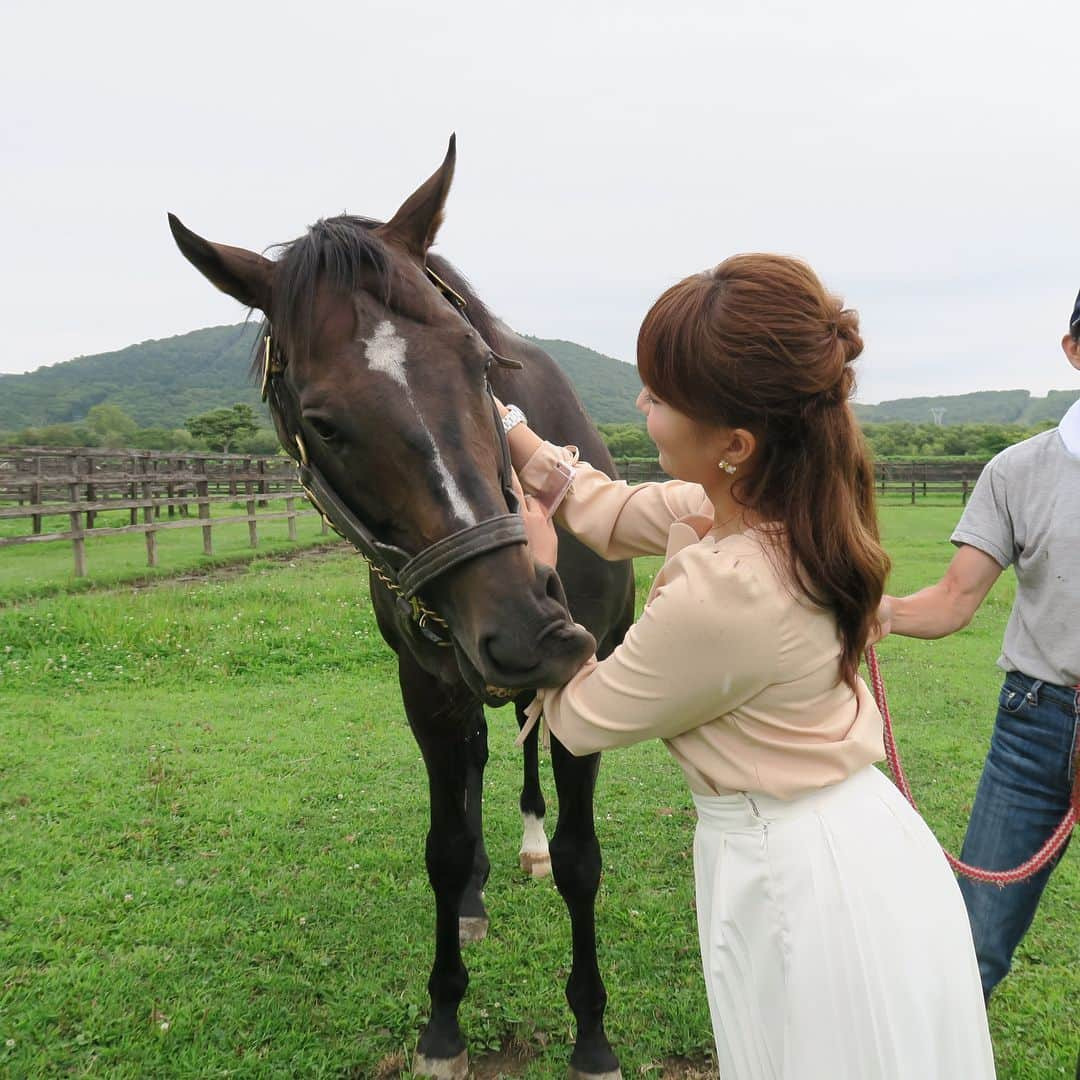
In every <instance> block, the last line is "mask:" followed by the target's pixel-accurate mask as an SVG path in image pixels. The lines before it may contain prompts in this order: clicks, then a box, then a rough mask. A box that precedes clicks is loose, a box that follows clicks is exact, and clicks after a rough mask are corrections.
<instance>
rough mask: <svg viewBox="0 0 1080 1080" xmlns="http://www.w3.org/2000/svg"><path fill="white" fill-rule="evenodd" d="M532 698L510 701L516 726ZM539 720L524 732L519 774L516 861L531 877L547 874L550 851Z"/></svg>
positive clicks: (549, 869)
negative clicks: (541, 773) (521, 772)
mask: <svg viewBox="0 0 1080 1080" xmlns="http://www.w3.org/2000/svg"><path fill="white" fill-rule="evenodd" d="M531 700H532V696H531V695H530V696H529V698H528V700H526V701H524V702H522V701H521V700H520V698H519V700H518V701H516V702H515V703H514V711H515V712H516V713H517V721H518V728H519V729H520V728H522V727H523V726H524V724H525V708H526V706H527V705H528V704H529V702H530V701H531ZM539 735H540V726H539V724H537V725H534V727H533V729H532V730H531V731H530V732H529V734H528V735H526V736H525V742H524V744H523V746H522V755H521V756H522V767H523V776H522V782H521V801H520V804H519V805H520V807H521V850H520V851H519V852H518V862H519V863H520V865H521V869H522V870H524V871H525V873H527V874H529V875H530V876H531V877H534V878H543V877H547V876H548V874H550V873H551V854H550V852H549V850H548V838H547V833H546V832H545V831H544V815H545V813H546V812H547V805H546V804H545V802H544V793H543V791H541V790H540V752H539V746H538V743H539V738H538V737H539Z"/></svg>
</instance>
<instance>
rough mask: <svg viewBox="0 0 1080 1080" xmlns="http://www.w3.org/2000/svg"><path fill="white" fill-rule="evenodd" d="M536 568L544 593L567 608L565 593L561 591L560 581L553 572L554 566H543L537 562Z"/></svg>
mask: <svg viewBox="0 0 1080 1080" xmlns="http://www.w3.org/2000/svg"><path fill="white" fill-rule="evenodd" d="M536 570H537V573H536V576H537V577H538V578H540V579H541V583H542V584H543V586H544V595H545V596H546V597H547V598H548V599H549V600H554V601H555V602H556V603H557V604H558V605H559V606H560V607H562V608H566V609H567V610H569V607H568V605H567V603H566V593H565V592H564V591H563V584H562V581H561V579H560V578H559V575H558V574H557V573H556V572H555V569H554V567H551V566H544V565H543V564H541V563H538V564H537V567H536Z"/></svg>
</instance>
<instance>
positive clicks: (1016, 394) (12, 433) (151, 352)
mask: <svg viewBox="0 0 1080 1080" xmlns="http://www.w3.org/2000/svg"><path fill="white" fill-rule="evenodd" d="M257 332H258V323H257V322H249V323H240V324H237V325H233V326H214V327H208V328H207V329H205V330H195V331H193V332H191V333H188V334H181V335H179V336H177V337H172V338H164V339H161V340H157V341H144V342H142V343H141V344H138V345H131V346H129V347H128V348H126V349H121V350H119V351H118V352H112V353H101V354H99V355H96V356H82V357H78V358H76V359H74V360H69V361H67V362H66V363H61V364H55V365H53V366H52V367H45V368H39V369H38V370H37V371H34V372H30V373H28V374H25V375H0V444H7V445H23V446H29V445H51V446H57V445H59V446H78V445H107V446H120V445H125V446H133V447H143V448H146V449H161V450H167V449H186V448H188V447H192V448H197V447H199V446H200V445H203V444H205V438H204V437H201V436H200V434H199V433H200V432H201V431H206V430H209V428H208V427H207V424H206V423H205V418H206V417H207V416H208V415H209V414H219V413H221V412H222V411H223V410H230V409H233V408H234V407H238V406H239V407H243V406H250V408H251V409H252V410H253V423H254V426H255V430H244V431H241V432H239V433H236V434H235V442H234V444H233V445H234V446H235V449H237V450H243V451H245V452H251V453H267V452H270V451H271V450H272V449H273V448H274V446H275V445H276V443H275V438H274V436H273V433H272V431H271V430H270V426H269V420H268V417H267V414H266V410H265V408H264V407H263V405H262V404H261V403H260V401H259V394H258V390H257V388H256V386H255V384H254V383H253V382H252V381H251V380H250V379H249V378H248V374H247V373H248V367H249V363H250V357H251V349H252V345H253V343H254V341H255V336H256V334H257ZM530 340H531V341H533V342H535V343H536V344H537V345H539V346H540V347H541V348H543V349H545V350H546V351H547V352H548V353H550V354H551V356H552V357H554V359H555V360H556V361H557V362H558V363H559V365H560V366H561V367H562V368H563V370H564V371H565V372H566V374H567V375H568V376H569V378H570V380H571V381H572V382H573V383H574V385H575V386H576V387H577V391H578V394H579V395H580V397H581V399H582V401H583V402H584V403H585V407H586V409H588V411H589V414H590V415H591V416H592V417H593V419H594V420H595V421H596V422H597V424H598V425H599V426H600V429H601V432H602V433H603V435H604V437H605V439H606V440H607V442H608V445H609V447H610V448H611V450H612V452H613V453H614V454H615V455H616V456H618V457H654V456H655V454H656V448H655V447H654V446H653V444H652V442H651V440H650V439H649V437H648V435H647V434H646V432H645V428H644V422H643V420H642V418H641V415H640V414H639V413H638V412H637V410H636V408H635V407H634V401H635V399H636V397H637V394H638V390H639V389H640V386H641V384H640V382H639V380H638V375H637V370H636V369H635V368H634V367H633V366H632V365H630V364H625V363H622V362H621V361H619V360H616V359H614V358H612V357H610V356H605V355H603V354H602V353H598V352H596V351H594V350H593V349H588V348H586V347H584V346H583V345H578V344H576V343H574V342H572V341H562V340H558V339H549V338H531V339H530ZM1077 398H1080V390H1053V391H1051V392H1050V393H1049V394H1048V395H1047V396H1046V397H1045V398H1038V397H1032V396H1031V394H1030V393H1029V392H1028V391H1026V390H986V391H980V392H977V393H971V394H959V395H954V396H950V397H920V398H903V399H899V400H896V401H886V402H882V403H881V404H879V405H863V404H859V403H856V404H855V405H854V410H855V414H856V416H857V417H858V418H859V420H860V422H861V423H862V426H863V429H864V431H865V433H866V435H867V438H868V440H869V442H870V444H871V446H872V448H873V450H874V452H875V454H876V455H877V456H879V457H936V456H969V457H979V458H982V459H985V458H988V457H990V456H992V455H993V454H995V453H997V452H998V450H1001V449H1002V448H1004V447H1005V446H1008V445H1010V444H1011V443H1014V442H1017V441H1018V440H1020V439H1023V438H1027V437H1028V436H1030V435H1032V434H1034V433H1035V432H1037V431H1039V430H1042V429H1044V428H1046V427H1048V426H1052V425H1054V424H1056V423H1057V422H1058V421H1059V420H1060V419H1061V417H1062V416H1063V415H1064V413H1065V411H1066V409H1068V407H1069V406H1070V405H1071V404H1072V403H1073V402H1074V401H1076V400H1077ZM241 413H243V409H242V408H241ZM243 415H247V414H243ZM200 418H202V419H203V421H204V422H203V423H202V424H201V425H200V423H195V424H194V426H192V421H197V420H199V419H200ZM218 419H219V422H220V417H219V418H218ZM210 426H211V427H212V426H213V425H212V424H211V425H210ZM193 431H194V432H195V434H194V435H193V434H192V432H193Z"/></svg>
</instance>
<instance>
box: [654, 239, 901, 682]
mask: <svg viewBox="0 0 1080 1080" xmlns="http://www.w3.org/2000/svg"><path fill="white" fill-rule="evenodd" d="M862 348H863V343H862V338H861V337H860V336H859V317H858V315H857V314H856V313H855V312H854V311H852V310H851V309H850V308H845V307H844V306H843V303H842V301H841V300H840V299H839V298H838V297H835V296H833V295H832V294H830V293H828V292H826V290H825V288H824V287H823V286H822V284H821V282H820V281H819V280H818V277H817V275H816V274H815V273H814V272H813V270H811V269H810V267H809V266H807V265H806V264H805V263H803V262H800V261H799V260H798V259H791V258H786V257H783V256H779V255H735V256H732V257H731V258H730V259H726V260H725V261H724V262H722V263H721V264H720V265H719V266H717V267H716V268H715V269H714V270H710V271H707V272H705V273H702V274H694V275H693V276H692V277H688V278H686V279H685V280H683V281H680V282H679V283H678V284H677V285H673V286H672V287H671V288H670V289H668V290H667V292H665V293H664V294H663V295H662V296H661V297H660V299H659V300H657V301H656V303H655V304H654V305H653V306H652V309H651V310H650V311H649V313H648V314H647V315H646V316H645V321H644V322H643V323H642V326H641V331H640V332H639V334H638V372H639V373H640V375H641V380H642V382H643V383H644V384H645V385H646V386H647V387H648V388H649V389H650V390H652V391H654V392H655V393H656V394H657V396H658V397H659V398H660V399H661V400H663V401H665V402H667V403H668V404H669V405H671V406H673V407H674V408H676V409H678V410H679V411H680V412H682V413H685V414H686V415H687V416H690V417H692V418H693V419H695V420H698V421H701V422H703V423H706V424H713V425H716V426H718V427H742V428H746V429H747V430H749V431H751V432H752V433H753V434H754V435H755V437H756V440H757V446H758V451H757V453H756V460H755V462H754V467H753V468H752V469H751V471H750V473H749V474H748V475H747V476H745V477H742V478H740V479H739V480H738V481H736V483H735V485H734V487H733V489H732V493H733V495H734V497H735V499H736V500H737V501H738V502H739V503H741V504H742V505H743V506H745V507H747V508H750V509H752V510H753V511H754V513H755V514H757V515H758V516H759V517H760V518H761V519H762V520H765V521H771V522H780V523H782V525H783V526H784V531H783V533H782V534H780V535H782V536H783V537H784V540H785V542H784V543H783V544H782V546H781V549H780V550H782V551H783V558H784V561H785V562H786V564H787V566H786V569H787V571H788V573H789V574H790V577H791V580H792V581H794V582H795V584H796V585H797V586H798V588H800V589H801V590H802V591H803V592H804V593H805V594H806V595H807V596H809V597H810V599H811V600H813V601H814V602H815V603H818V604H820V605H821V606H823V607H825V608H827V609H829V610H830V611H832V612H833V613H834V615H835V616H836V621H837V624H838V627H839V630H840V638H841V644H842V651H841V656H840V676H841V678H842V679H843V680H844V681H845V682H846V683H847V684H848V685H849V686H852V687H854V685H855V678H856V674H857V671H858V666H859V657H860V655H861V653H862V651H863V649H864V648H865V647H866V643H867V641H868V640H869V637H870V633H871V630H872V629H873V627H874V626H875V624H876V619H877V608H878V604H879V603H880V601H881V595H882V591H883V590H884V586H885V578H886V576H887V574H888V572H889V558H888V556H887V555H886V554H885V552H884V550H883V549H882V547H881V543H880V538H879V534H878V525H877V514H876V511H875V500H874V472H873V466H872V464H871V461H870V456H869V453H868V452H867V449H866V444H865V442H864V441H863V437H862V433H861V432H860V430H859V427H858V424H857V423H856V421H855V417H854V415H853V414H852V412H851V408H850V406H849V405H848V397H849V395H850V394H851V391H852V390H853V389H854V385H855V376H854V372H853V370H852V367H851V365H852V362H853V361H854V360H855V359H856V357H858V355H859V354H860V353H861V352H862ZM765 535H769V534H768V533H766V534H765Z"/></svg>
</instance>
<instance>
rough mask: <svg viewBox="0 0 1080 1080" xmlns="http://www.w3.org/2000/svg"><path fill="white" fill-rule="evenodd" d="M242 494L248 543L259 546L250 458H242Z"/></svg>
mask: <svg viewBox="0 0 1080 1080" xmlns="http://www.w3.org/2000/svg"><path fill="white" fill-rule="evenodd" d="M244 476H245V477H246V479H245V480H244V494H245V495H247V502H246V504H245V505H246V506H247V519H248V543H249V544H250V545H251V546H252V547H253V548H254V547H258V546H259V527H258V525H257V524H256V523H255V499H254V495H255V481H254V480H252V479H251V458H244Z"/></svg>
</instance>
